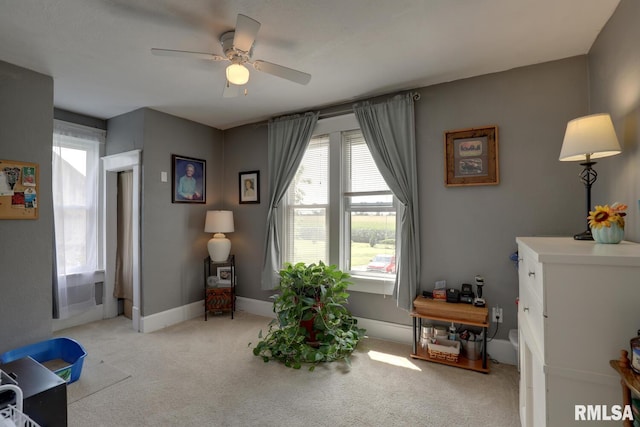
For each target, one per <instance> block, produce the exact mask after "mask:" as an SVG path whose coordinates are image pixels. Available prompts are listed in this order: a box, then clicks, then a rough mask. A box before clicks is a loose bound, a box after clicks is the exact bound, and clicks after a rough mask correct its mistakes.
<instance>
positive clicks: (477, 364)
mask: <svg viewBox="0 0 640 427" xmlns="http://www.w3.org/2000/svg"><path fill="white" fill-rule="evenodd" d="M411 357H412V358H413V359H421V360H428V361H429V362H435V363H441V364H443V365H449V366H455V367H456V368H462V369H470V370H472V371H478V372H483V373H485V374H488V373H489V361H488V360H487V367H486V368H483V367H482V359H479V360H470V359H467V358H466V357H464V356H462V355H460V356H458V361H457V362H450V361H448V360H443V359H436V358H434V357H431V356H429V353H428V352H427V349H426V348H425V349H423V348H422V347H420V346H418V348H417V349H416V353H413V354H411Z"/></svg>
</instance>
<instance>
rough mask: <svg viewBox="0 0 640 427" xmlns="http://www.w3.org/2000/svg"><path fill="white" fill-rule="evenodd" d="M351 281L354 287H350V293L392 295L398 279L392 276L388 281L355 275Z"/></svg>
mask: <svg viewBox="0 0 640 427" xmlns="http://www.w3.org/2000/svg"><path fill="white" fill-rule="evenodd" d="M350 280H351V282H352V285H350V286H349V288H348V291H353V292H365V293H369V294H380V295H392V294H393V287H394V285H395V281H396V278H395V276H391V277H389V278H388V279H386V278H378V277H370V276H358V275H356V274H353V275H352V276H351V279H350Z"/></svg>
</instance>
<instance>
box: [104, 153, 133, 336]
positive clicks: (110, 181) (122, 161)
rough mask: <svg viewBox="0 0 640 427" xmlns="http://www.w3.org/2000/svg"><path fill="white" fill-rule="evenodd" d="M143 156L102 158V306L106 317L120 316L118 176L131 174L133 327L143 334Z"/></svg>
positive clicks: (131, 155)
mask: <svg viewBox="0 0 640 427" xmlns="http://www.w3.org/2000/svg"><path fill="white" fill-rule="evenodd" d="M140 157H141V150H133V151H128V152H126V153H120V154H114V155H111V156H106V157H103V158H102V166H103V176H102V178H103V186H104V195H105V203H104V212H103V213H104V216H103V219H104V237H105V254H104V256H105V281H104V295H103V307H104V317H105V318H111V317H116V316H117V315H118V299H117V298H116V297H114V289H115V283H116V252H117V248H118V238H117V234H118V233H117V229H118V221H117V217H118V173H119V172H124V171H131V172H132V174H133V176H132V191H131V199H132V200H131V217H132V219H133V221H132V223H131V242H132V244H131V255H130V257H131V276H132V277H131V278H132V294H133V295H132V299H131V324H132V328H133V330H135V331H136V332H140V305H141V300H140V196H141V194H140V188H141V186H140Z"/></svg>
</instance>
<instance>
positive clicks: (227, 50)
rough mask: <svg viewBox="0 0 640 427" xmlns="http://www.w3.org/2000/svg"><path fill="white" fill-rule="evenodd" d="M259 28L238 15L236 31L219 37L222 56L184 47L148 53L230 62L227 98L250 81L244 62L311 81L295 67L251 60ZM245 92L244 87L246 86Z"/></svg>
mask: <svg viewBox="0 0 640 427" xmlns="http://www.w3.org/2000/svg"><path fill="white" fill-rule="evenodd" d="M259 29H260V23H259V22H258V21H256V20H255V19H252V18H249V17H248V16H246V15H242V14H238V19H237V21H236V28H235V31H227V32H225V33H223V34H222V35H221V36H220V44H221V45H222V51H223V52H224V55H217V54H215V53H205V52H190V51H186V50H173V49H158V48H152V49H151V53H153V54H154V55H160V56H180V57H189V58H197V59H207V60H210V61H229V62H231V64H230V65H229V66H228V67H227V71H226V75H227V82H226V84H225V89H224V91H223V96H224V97H226V98H230V97H234V96H237V95H238V92H239V90H240V86H242V85H244V84H246V83H247V82H248V81H249V69H248V68H247V67H246V64H250V65H252V66H253V68H254V69H256V70H258V71H262V72H263V73H267V74H271V75H273V76H276V77H280V78H283V79H286V80H289V81H292V82H294V83H298V84H301V85H306V84H307V83H309V81H310V80H311V74H307V73H303V72H302V71H298V70H294V69H292V68H288V67H285V66H282V65H278V64H274V63H272V62H268V61H262V60H259V59H257V60H255V61H254V60H252V58H251V57H252V55H253V43H254V41H255V39H256V35H257V34H258V30H259ZM245 95H246V89H245Z"/></svg>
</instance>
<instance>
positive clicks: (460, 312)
mask: <svg viewBox="0 0 640 427" xmlns="http://www.w3.org/2000/svg"><path fill="white" fill-rule="evenodd" d="M413 306H414V310H413V311H411V313H409V315H410V316H411V317H413V353H411V357H412V358H414V359H422V360H427V361H429V362H435V363H441V364H443V365H449V366H455V367H458V368H463V369H470V370H472V371H478V372H482V373H485V374H488V373H489V360H488V359H487V329H488V328H489V322H488V317H489V309H488V308H487V307H474V306H473V305H470V304H463V303H447V302H444V301H434V300H432V299H428V298H424V297H421V296H419V297H417V298H416V299H415V300H414V302H413ZM422 319H430V320H435V321H440V322H447V323H460V324H463V325H471V326H477V327H481V328H482V331H483V333H484V339H483V343H482V356H481V358H480V359H479V360H469V359H467V358H466V357H464V356H462V355H459V356H458V361H457V362H450V361H448V360H444V359H437V358H434V357H431V356H429V353H428V352H427V349H423V348H422V347H420V345H419V342H418V341H419V336H420V326H421V324H422Z"/></svg>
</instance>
